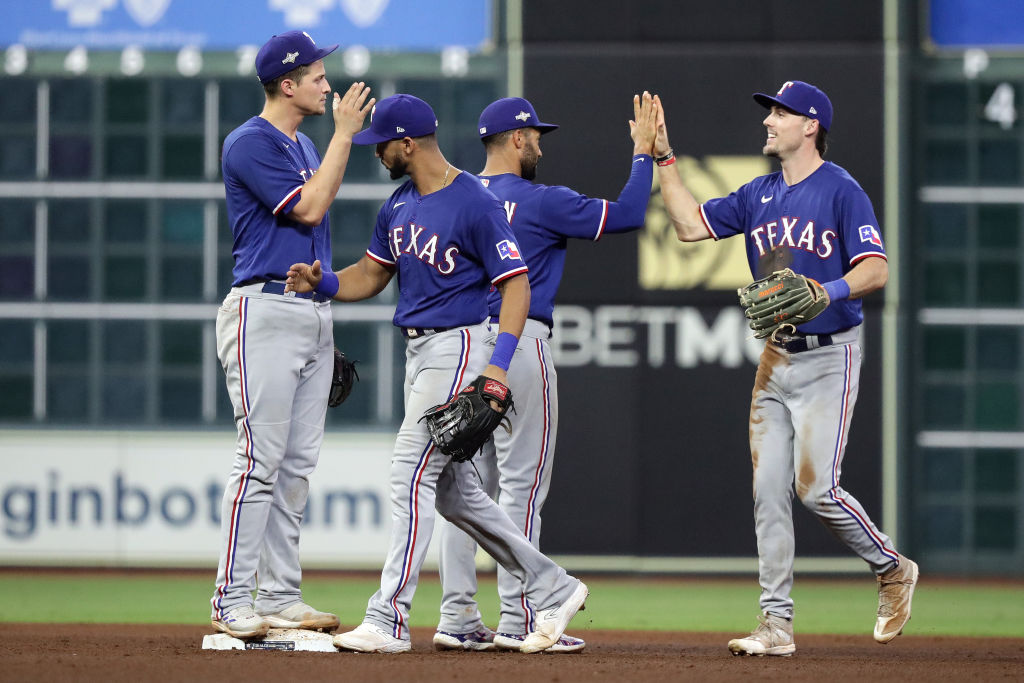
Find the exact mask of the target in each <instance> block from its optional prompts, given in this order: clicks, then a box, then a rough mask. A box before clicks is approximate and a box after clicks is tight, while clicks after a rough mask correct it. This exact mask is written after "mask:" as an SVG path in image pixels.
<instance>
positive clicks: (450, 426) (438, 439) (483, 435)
mask: <svg viewBox="0 0 1024 683" xmlns="http://www.w3.org/2000/svg"><path fill="white" fill-rule="evenodd" d="M491 401H494V402H495V403H497V404H498V410H495V409H494V408H493V407H492V406H491ZM510 408H512V391H511V390H510V389H509V388H508V387H507V386H505V385H504V384H502V383H501V382H499V381H498V380H496V379H491V378H490V377H484V376H483V375H481V376H479V377H477V378H476V379H475V380H473V383H472V384H469V385H468V386H466V388H465V389H463V390H462V391H460V392H459V393H458V394H457V395H456V396H455V398H453V399H452V400H450V401H448V402H447V403H442V404H441V405H436V406H434V407H433V408H431V409H430V410H428V411H427V412H425V413H424V414H423V417H421V418H420V420H421V421H422V420H426V421H427V431H428V432H430V438H431V440H432V441H433V442H434V444H436V445H437V448H438V449H439V450H440V451H441V452H442V453H444V454H445V455H450V456H451V457H452V460H454V461H455V462H465V461H467V460H470V459H471V458H472V457H473V456H474V455H476V453H477V451H479V450H480V448H481V447H482V446H483V445H484V444H485V443H487V440H488V439H490V438H491V433H492V432H493V431H494V430H495V429H497V427H498V425H501V426H502V427H503V428H505V429H506V430H510V429H511V427H510V424H509V419H508V416H507V413H508V411H509V409H510Z"/></svg>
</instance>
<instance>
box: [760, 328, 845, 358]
mask: <svg viewBox="0 0 1024 683" xmlns="http://www.w3.org/2000/svg"><path fill="white" fill-rule="evenodd" d="M847 333H851V334H853V336H852V337H851V335H850V334H847ZM777 337H778V338H777V340H776V339H769V341H770V342H771V343H772V344H775V346H778V347H779V348H783V349H786V351H788V352H790V353H802V352H804V351H810V350H812V349H818V348H821V347H822V346H832V345H833V344H846V343H849V342H850V341H851V339H852V338H855V337H856V334H855V328H852V327H851V328H849V329H846V330H839V331H838V332H832V333H830V334H782V335H777Z"/></svg>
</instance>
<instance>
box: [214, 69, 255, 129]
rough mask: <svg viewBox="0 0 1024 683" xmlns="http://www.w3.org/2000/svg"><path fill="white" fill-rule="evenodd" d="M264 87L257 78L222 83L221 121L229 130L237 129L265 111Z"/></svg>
mask: <svg viewBox="0 0 1024 683" xmlns="http://www.w3.org/2000/svg"><path fill="white" fill-rule="evenodd" d="M264 99H265V98H264V96H263V87H262V86H260V84H259V82H257V81H256V79H255V78H252V79H245V80H244V81H243V80H231V81H221V83H220V121H221V125H223V126H226V127H227V128H228V129H229V130H231V129H234V128H237V127H238V126H240V125H242V124H243V123H245V122H246V121H248V120H249V119H251V118H252V117H253V116H256V115H257V114H259V113H260V110H262V109H263V102H264Z"/></svg>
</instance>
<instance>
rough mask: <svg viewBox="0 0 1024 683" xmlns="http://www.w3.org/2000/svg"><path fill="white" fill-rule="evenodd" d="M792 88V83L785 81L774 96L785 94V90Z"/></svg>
mask: <svg viewBox="0 0 1024 683" xmlns="http://www.w3.org/2000/svg"><path fill="white" fill-rule="evenodd" d="M792 87H793V81H786V82H785V83H783V84H782V87H781V88H779V92H777V93H775V94H776V95H781V94H782V93H784V92H786V88H792Z"/></svg>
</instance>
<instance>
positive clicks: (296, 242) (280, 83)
mask: <svg viewBox="0 0 1024 683" xmlns="http://www.w3.org/2000/svg"><path fill="white" fill-rule="evenodd" d="M337 47H338V46H337V45H332V46H330V47H326V48H320V47H317V45H316V43H314V42H313V39H312V38H310V37H309V35H308V34H306V33H302V32H299V31H289V32H287V33H282V34H280V35H276V36H274V37H272V38H271V39H270V40H268V41H267V42H266V44H265V45H263V47H262V48H260V51H259V53H258V54H257V56H256V73H257V75H258V76H259V79H260V81H261V82H262V83H263V89H264V91H265V92H266V104H265V105H264V107H263V111H262V112H261V113H260V115H259V116H254V117H253V118H251V119H249V120H248V121H246V122H245V123H244V124H242V125H241V126H239V127H238V128H237V129H235V130H234V131H232V132H231V134H229V135H228V136H227V138H226V139H225V140H224V149H223V155H222V164H223V174H224V186H225V191H226V196H227V213H228V221H229V222H230V224H231V233H232V235H233V236H234V246H233V249H232V254H233V255H234V269H233V276H234V280H233V284H232V287H231V291H230V292H229V293H228V295H227V297H226V298H225V299H224V303H223V304H221V307H220V311H219V312H218V314H217V354H218V357H219V358H220V362H221V365H222V366H223V368H224V374H225V376H226V381H227V388H228V393H229V395H230V397H231V403H232V405H233V406H234V414H235V424H236V426H237V427H238V445H237V450H236V452H235V461H234V467H233V469H232V472H231V475H230V477H229V478H228V483H227V486H226V487H225V490H224V500H223V504H222V509H221V548H220V561H219V564H218V569H217V586H216V590H215V591H214V594H213V599H212V603H213V616H212V621H213V626H214V627H215V628H217V629H218V630H220V631H223V632H225V633H227V634H229V635H232V636H235V637H237V638H251V637H255V636H260V635H263V634H265V633H266V632H267V630H268V629H269V628H271V627H276V628H311V629H326V630H330V629H333V628H336V627H337V626H338V617H336V616H335V615H333V614H328V613H326V612H321V611H319V610H316V609H313V608H312V607H310V606H309V605H307V604H306V603H304V602H303V601H302V593H301V591H300V590H299V584H300V582H301V578H302V572H301V570H300V568H299V525H300V524H301V522H302V514H303V511H304V509H305V507H306V495H307V493H308V490H309V482H308V477H309V475H310V473H311V472H312V471H313V468H314V467H315V466H316V461H317V457H318V455H319V452H320V442H321V440H322V439H323V430H324V417H325V414H326V409H327V397H328V394H329V392H330V387H331V375H332V371H333V368H334V341H333V328H332V322H331V307H330V299H329V297H325V296H321V295H314V294H308V293H307V294H299V295H295V294H287V295H286V294H285V282H284V280H285V277H286V275H287V273H288V267H289V266H290V265H291V264H292V263H294V262H295V261H296V260H299V259H303V258H310V257H313V258H315V259H320V260H322V261H323V262H324V263H330V261H331V233H330V225H329V219H328V216H327V209H328V207H329V206H330V203H331V201H332V200H333V199H334V196H335V195H336V194H337V192H338V187H339V186H340V185H341V179H342V177H343V176H344V174H345V166H346V164H347V163H348V156H349V150H350V149H351V146H352V135H353V134H354V133H357V132H358V131H359V129H360V128H361V127H362V122H363V119H364V118H365V116H366V113H367V111H369V109H370V107H371V106H372V105H373V100H372V99H371V100H370V101H369V102H367V101H366V98H367V95H368V94H369V88H366V87H364V85H363V84H362V83H353V84H352V86H351V87H350V88H349V90H348V92H346V93H345V96H344V97H342V96H340V95H339V94H338V93H334V97H333V102H332V108H333V116H334V125H335V131H334V136H333V137H332V139H331V142H330V145H329V147H328V149H327V153H326V154H325V155H324V158H323V159H322V160H321V158H320V155H319V154H318V153H317V150H316V147H315V146H314V145H313V143H312V141H310V139H309V138H308V137H306V136H305V135H303V134H302V133H300V132H298V127H299V124H300V123H301V122H302V121H303V119H304V118H305V117H307V116H317V115H322V114H323V113H324V111H325V109H326V103H327V97H328V96H329V95H330V93H331V87H330V84H329V83H328V82H327V77H326V75H325V73H324V62H323V58H324V57H325V56H327V55H328V54H330V53H331V52H333V51H334V50H335V49H336V48H337ZM257 573H258V575H259V592H258V594H257V596H256V601H255V605H254V603H253V598H252V590H253V588H255V587H256V577H257ZM254 607H255V609H254Z"/></svg>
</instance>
